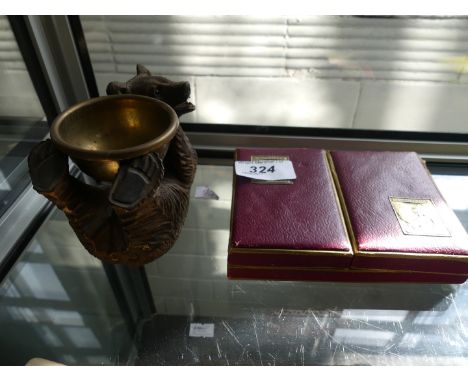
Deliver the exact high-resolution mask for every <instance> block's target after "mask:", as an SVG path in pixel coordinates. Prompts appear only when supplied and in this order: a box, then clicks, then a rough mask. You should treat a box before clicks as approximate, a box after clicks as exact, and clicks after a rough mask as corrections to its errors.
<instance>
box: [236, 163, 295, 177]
mask: <svg viewBox="0 0 468 382" xmlns="http://www.w3.org/2000/svg"><path fill="white" fill-rule="evenodd" d="M234 167H235V170H236V174H237V175H239V176H245V177H246V178H252V179H261V180H290V179H296V173H295V172H294V167H293V164H292V162H291V161H290V160H265V161H236V162H235V163H234Z"/></svg>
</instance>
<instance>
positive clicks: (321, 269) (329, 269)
mask: <svg viewBox="0 0 468 382" xmlns="http://www.w3.org/2000/svg"><path fill="white" fill-rule="evenodd" d="M229 268H230V269H254V270H255V269H260V270H281V271H282V270H287V271H304V272H318V273H320V272H341V273H348V272H350V273H386V274H387V273H393V274H402V273H404V274H408V273H417V274H430V275H444V276H468V273H449V272H425V271H413V270H399V269H375V268H338V267H336V268H333V267H284V266H261V265H235V264H233V265H231V264H229Z"/></svg>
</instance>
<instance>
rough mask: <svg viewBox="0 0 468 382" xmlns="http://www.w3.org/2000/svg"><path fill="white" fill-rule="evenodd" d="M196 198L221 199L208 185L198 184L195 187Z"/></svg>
mask: <svg viewBox="0 0 468 382" xmlns="http://www.w3.org/2000/svg"><path fill="white" fill-rule="evenodd" d="M195 199H213V200H219V196H218V195H217V194H216V192H214V191H213V190H212V189H211V188H209V187H207V186H197V188H195Z"/></svg>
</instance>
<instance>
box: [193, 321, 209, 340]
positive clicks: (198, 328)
mask: <svg viewBox="0 0 468 382" xmlns="http://www.w3.org/2000/svg"><path fill="white" fill-rule="evenodd" d="M189 336H190V337H213V336H214V324H198V323H196V324H190V331H189Z"/></svg>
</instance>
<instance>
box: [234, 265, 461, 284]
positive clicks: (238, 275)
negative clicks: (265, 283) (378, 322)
mask: <svg viewBox="0 0 468 382" xmlns="http://www.w3.org/2000/svg"><path fill="white" fill-rule="evenodd" d="M228 277H229V278H232V279H254V280H280V281H336V282H358V283H366V282H369V283H427V284H431V283H436V284H461V283H463V282H465V281H466V276H463V275H451V274H438V273H425V272H420V273H418V272H402V271H394V272H382V271H380V272H379V271H375V270H374V271H369V270H367V271H364V270H352V269H342V270H339V269H336V268H335V269H331V268H330V269H318V268H289V267H281V268H280V267H240V266H235V265H231V266H229V267H228Z"/></svg>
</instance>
